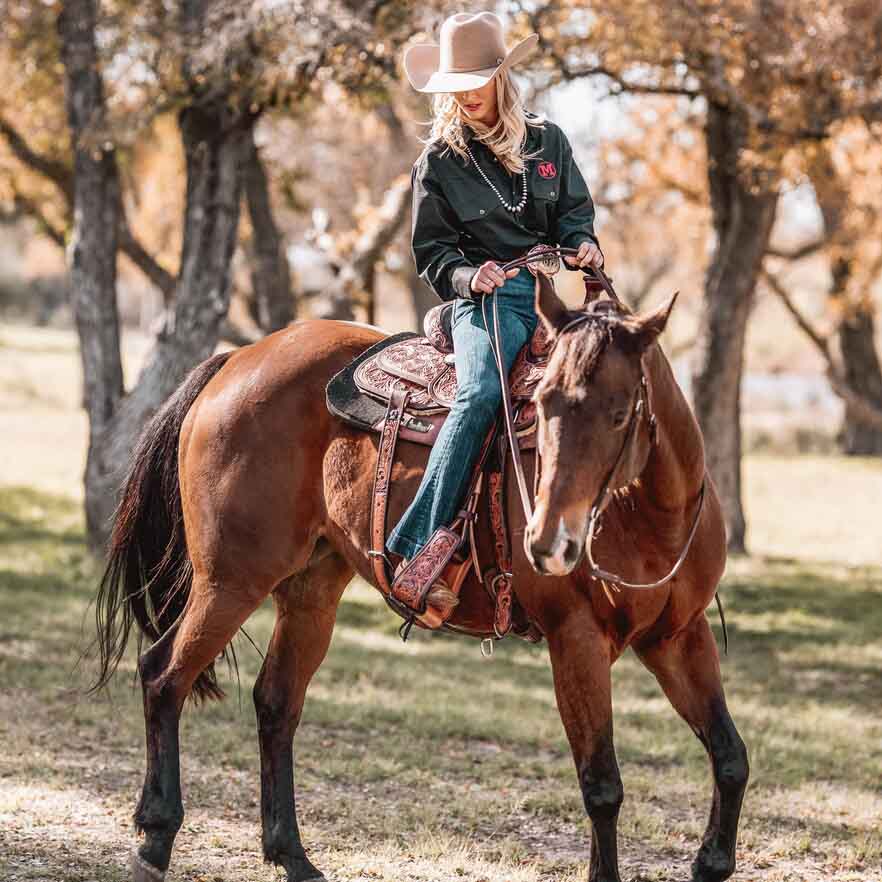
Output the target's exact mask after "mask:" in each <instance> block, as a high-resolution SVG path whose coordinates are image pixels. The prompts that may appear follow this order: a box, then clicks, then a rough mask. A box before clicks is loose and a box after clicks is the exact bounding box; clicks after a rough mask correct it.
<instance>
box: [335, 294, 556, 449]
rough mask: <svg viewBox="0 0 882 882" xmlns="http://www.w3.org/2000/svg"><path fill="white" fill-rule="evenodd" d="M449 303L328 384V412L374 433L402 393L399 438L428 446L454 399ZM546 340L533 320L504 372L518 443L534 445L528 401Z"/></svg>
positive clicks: (542, 365) (543, 357)
mask: <svg viewBox="0 0 882 882" xmlns="http://www.w3.org/2000/svg"><path fill="white" fill-rule="evenodd" d="M452 312H453V303H442V304H439V305H438V306H436V307H434V308H433V309H431V310H429V312H428V313H427V314H426V317H425V320H424V322H423V330H424V332H425V335H424V336H422V337H420V336H419V335H417V334H414V333H403V334H394V335H392V336H390V337H387V338H386V339H384V340H381V341H380V342H379V343H377V344H376V345H374V346H372V347H371V348H370V349H368V350H367V351H365V352H363V353H362V354H361V355H360V356H359V357H358V358H356V359H355V360H354V361H353V362H352V363H351V364H350V365H348V366H347V368H346V369H344V370H343V371H341V372H340V373H339V374H338V375H337V376H335V377H334V378H333V379H332V380H331V382H330V383H329V384H328V388H327V404H328V409H329V410H330V411H331V413H333V414H335V415H336V416H339V417H341V418H342V419H344V420H345V421H346V422H348V423H350V424H351V425H355V426H357V427H358V428H362V429H368V430H372V431H375V432H379V431H380V430H381V429H382V425H383V421H384V419H385V415H386V407H387V405H388V403H389V401H390V400H391V399H392V397H393V396H394V395H395V394H398V395H403V394H404V393H407V405H406V408H405V413H404V414H403V416H402V420H401V426H400V430H399V431H400V437H401V438H402V439H403V440H407V441H414V442H416V443H418V444H425V445H429V446H431V445H432V444H434V443H435V439H436V438H437V437H438V430H439V429H440V428H441V425H442V423H443V422H444V420H445V419H446V418H447V414H448V412H449V410H450V407H451V405H452V404H453V400H454V398H455V397H456V388H457V382H456V359H455V355H454V353H453V337H452V333H451V316H452ZM549 346H550V341H549V339H548V334H547V333H546V331H545V328H544V326H543V325H542V324H541V322H540V323H539V325H538V326H537V328H536V331H535V333H534V334H533V337H532V339H531V340H530V341H529V342H528V343H527V344H526V345H525V346H524V347H523V349H522V350H521V352H520V353H519V354H518V356H517V359H516V360H515V363H514V365H513V367H512V370H511V374H510V375H509V387H510V389H511V397H512V402H513V404H514V406H515V426H516V429H517V433H518V436H519V438H520V439H521V447H522V448H523V449H530V448H532V447H535V443H536V408H535V406H534V405H533V404H532V402H531V400H530V399H531V398H532V395H533V390H534V389H535V388H536V385H537V384H538V382H539V380H541V379H542V374H543V373H544V370H545V364H546V359H547V356H548V350H549Z"/></svg>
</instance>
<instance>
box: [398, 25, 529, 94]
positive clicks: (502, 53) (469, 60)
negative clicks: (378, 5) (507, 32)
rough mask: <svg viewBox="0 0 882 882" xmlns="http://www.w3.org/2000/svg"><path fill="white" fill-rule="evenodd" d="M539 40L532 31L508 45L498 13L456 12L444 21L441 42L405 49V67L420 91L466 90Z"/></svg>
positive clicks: (520, 56)
mask: <svg viewBox="0 0 882 882" xmlns="http://www.w3.org/2000/svg"><path fill="white" fill-rule="evenodd" d="M538 42H539V36H538V35H537V34H530V36H529V37H525V38H524V39H523V40H521V41H520V43H518V44H516V45H515V46H513V47H512V48H511V49H506V48H505V40H504V39H503V37H502V20H501V19H500V18H499V16H498V15H494V14H493V13H492V12H479V13H477V14H475V15H472V14H470V13H468V12H457V13H456V15H451V16H450V18H448V19H446V20H445V22H444V24H442V25H441V35H440V40H439V44H438V45H436V44H435V43H417V44H416V45H415V46H411V47H410V48H409V49H408V50H407V52H405V53H404V70H405V72H406V73H407V78H408V79H409V80H410V84H411V85H412V86H413V87H414V89H416V90H417V91H418V92H466V91H468V90H469V89H480V88H481V86H483V85H484V84H485V83H487V82H488V81H489V80H490V79H491V78H492V77H493V75H494V74H495V73H496V72H497V71H499V70H503V69H505V68H508V67H511V66H512V65H513V64H517V63H518V62H519V61H521V60H522V59H524V58H526V56H527V55H529V54H530V52H532V51H533V49H534V48H535V47H536V43H538Z"/></svg>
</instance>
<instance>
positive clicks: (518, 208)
mask: <svg viewBox="0 0 882 882" xmlns="http://www.w3.org/2000/svg"><path fill="white" fill-rule="evenodd" d="M465 149H466V150H467V151H468V154H469V157H470V158H471V160H472V162H473V163H474V165H475V168H476V169H477V170H478V171H479V172H480V174H481V177H482V178H483V179H484V180H485V181H486V182H487V184H488V185H489V186H490V189H492V190H493V192H494V193H495V194H496V195H497V197H498V198H499V201H500V202H501V203H502V204H503V205H504V206H505V207H506V208H507V209H508V210H509V211H511V212H512V213H514V214H517V213H518V212H519V211H523V210H524V206H525V205H526V204H527V166H526V165H524V168H523V169H522V171H521V186H522V188H523V189H522V191H521V199H520V202H518V203H517V204H516V205H512V204H511V203H510V202H508V201H507V200H506V199H503V198H502V193H500V192H499V190H497V189H496V185H495V184H494V183H493V181H491V180H490V178H488V177H487V175H485V174H484V169H482V168H481V166H480V165H478V162H477V160H476V159H475V156H474V154H473V153H472V148H471V147H469V145H468V143H466V145H465Z"/></svg>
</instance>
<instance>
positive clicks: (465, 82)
mask: <svg viewBox="0 0 882 882" xmlns="http://www.w3.org/2000/svg"><path fill="white" fill-rule="evenodd" d="M538 42H539V35H538V34H530V35H529V36H528V37H525V38H524V39H523V40H521V41H520V43H517V44H516V45H515V46H513V47H512V48H511V49H510V50H509V51H508V54H507V55H506V56H505V58H504V59H503V60H502V63H501V64H497V65H495V66H494V67H488V68H485V69H483V70H471V71H469V72H468V73H444V72H442V71H439V70H438V65H439V64H440V62H441V47H440V46H438V45H437V44H435V43H417V44H416V45H415V46H411V47H410V48H409V49H408V50H407V52H405V53H404V72H405V73H406V74H407V79H408V80H409V81H410V84H411V86H413V87H414V89H416V90H417V92H430V93H435V92H467V91H468V90H469V89H480V88H481V86H484V85H486V84H487V83H488V82H489V81H490V80H491V79H492V78H493V76H494V75H495V74H497V73H498V72H499V71H501V70H504V69H506V68H509V67H511V66H512V65H514V64H517V63H518V62H520V61H523V59H524V58H526V57H527V56H528V55H529V54H530V53H531V52H532V51H533V50H534V49H535V48H536V44H537V43H538Z"/></svg>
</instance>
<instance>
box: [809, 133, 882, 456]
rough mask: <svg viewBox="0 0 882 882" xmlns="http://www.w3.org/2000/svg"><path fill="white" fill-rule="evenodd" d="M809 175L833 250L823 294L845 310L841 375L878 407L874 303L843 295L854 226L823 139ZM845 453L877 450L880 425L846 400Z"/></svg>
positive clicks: (881, 394)
mask: <svg viewBox="0 0 882 882" xmlns="http://www.w3.org/2000/svg"><path fill="white" fill-rule="evenodd" d="M809 176H810V178H811V182H812V186H813V187H814V190H815V196H816V197H817V200H818V206H819V208H820V209H821V216H822V217H823V219H824V235H825V238H826V239H827V242H828V244H829V245H830V246H832V248H833V252H834V254H835V255H836V256H835V257H834V259H833V265H832V267H831V271H830V289H829V291H828V293H827V296H828V298H829V300H830V301H831V303H836V304H837V308H839V309H841V308H842V307H841V305H840V304H842V303H845V304H846V315H845V316H844V317H843V319H842V321H841V322H840V323H839V327H838V328H837V330H836V336H837V338H838V341H839V355H840V358H841V360H842V370H841V373H842V381H843V382H844V384H845V386H846V387H847V389H848V390H849V391H850V392H852V393H854V395H855V396H857V397H858V398H859V399H861V400H863V401H866V402H867V403H868V404H870V405H871V406H873V407H875V408H877V409H879V410H882V367H880V364H879V356H878V354H877V352H876V328H875V318H874V315H873V306H872V303H871V302H870V300H869V298H865V299H864V302H860V303H857V304H855V303H854V300H853V298H851V300H849V298H848V287H849V282H850V281H851V276H852V265H853V260H854V245H855V231H854V230H852V229H850V228H849V227H848V225H847V211H848V201H849V195H848V188H847V187H846V186H845V184H844V182H843V181H841V180H840V178H839V173H838V171H837V169H836V165H835V163H834V162H833V158H832V157H831V156H830V153H829V150H828V149H827V148H826V145H820V146H818V148H817V149H816V151H815V154H814V160H813V162H812V163H811V164H810V165H809ZM839 441H840V444H841V445H842V449H843V452H844V453H847V454H850V455H856V456H879V455H882V430H880V428H879V426H878V424H876V423H873V422H867V420H866V414H865V412H864V409H863V408H860V407H855V406H854V404H853V403H851V402H850V401H849V400H848V399H846V401H845V415H844V419H843V423H842V428H841V430H840V432H839Z"/></svg>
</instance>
